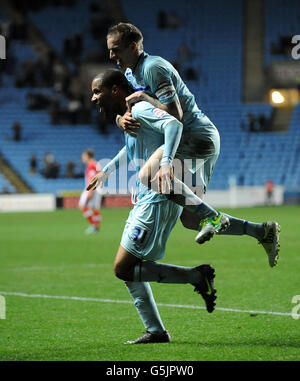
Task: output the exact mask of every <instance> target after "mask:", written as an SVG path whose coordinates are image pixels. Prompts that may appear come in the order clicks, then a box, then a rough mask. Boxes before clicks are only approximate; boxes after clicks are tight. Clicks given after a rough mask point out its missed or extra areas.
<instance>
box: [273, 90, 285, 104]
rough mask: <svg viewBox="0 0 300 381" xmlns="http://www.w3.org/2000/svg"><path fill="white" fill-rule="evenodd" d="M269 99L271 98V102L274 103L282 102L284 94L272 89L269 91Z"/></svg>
mask: <svg viewBox="0 0 300 381" xmlns="http://www.w3.org/2000/svg"><path fill="white" fill-rule="evenodd" d="M271 99H272V102H273V103H275V104H282V103H284V102H285V98H284V96H283V95H282V93H281V92H280V91H278V90H273V91H272V92H271Z"/></svg>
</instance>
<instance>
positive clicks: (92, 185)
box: [86, 171, 109, 191]
mask: <svg viewBox="0 0 300 381" xmlns="http://www.w3.org/2000/svg"><path fill="white" fill-rule="evenodd" d="M108 177H109V174H107V173H105V172H104V171H100V172H98V173H97V174H96V175H95V176H94V177H92V178H91V180H90V182H89V183H88V185H87V187H86V190H88V191H90V190H91V191H93V190H95V189H96V188H97V187H100V188H102V187H103V185H104V183H105V181H106V180H107V179H108Z"/></svg>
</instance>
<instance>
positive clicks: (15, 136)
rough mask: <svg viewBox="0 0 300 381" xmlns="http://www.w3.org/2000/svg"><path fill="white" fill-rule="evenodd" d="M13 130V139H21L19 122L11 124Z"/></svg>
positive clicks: (16, 140)
mask: <svg viewBox="0 0 300 381" xmlns="http://www.w3.org/2000/svg"><path fill="white" fill-rule="evenodd" d="M12 130H13V140H14V141H15V142H19V141H20V140H21V134H22V127H21V123H20V122H15V123H14V124H13V125H12Z"/></svg>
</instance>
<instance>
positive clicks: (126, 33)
mask: <svg viewBox="0 0 300 381" xmlns="http://www.w3.org/2000/svg"><path fill="white" fill-rule="evenodd" d="M115 33H119V34H120V35H121V43H122V45H130V44H131V43H132V42H136V43H137V45H138V48H139V49H141V50H143V49H144V48H143V39H144V37H143V35H142V32H141V31H140V30H139V28H137V27H136V26H135V25H133V24H129V23H125V22H120V23H118V24H116V25H114V26H112V27H110V28H109V29H108V32H107V36H109V35H110V34H115Z"/></svg>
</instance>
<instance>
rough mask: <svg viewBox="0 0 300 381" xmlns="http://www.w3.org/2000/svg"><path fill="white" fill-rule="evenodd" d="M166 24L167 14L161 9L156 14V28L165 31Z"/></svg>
mask: <svg viewBox="0 0 300 381" xmlns="http://www.w3.org/2000/svg"><path fill="white" fill-rule="evenodd" d="M167 24H168V21H167V14H166V12H165V11H163V10H162V9H161V10H159V11H158V13H157V27H158V28H159V29H165V28H166V27H167Z"/></svg>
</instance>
